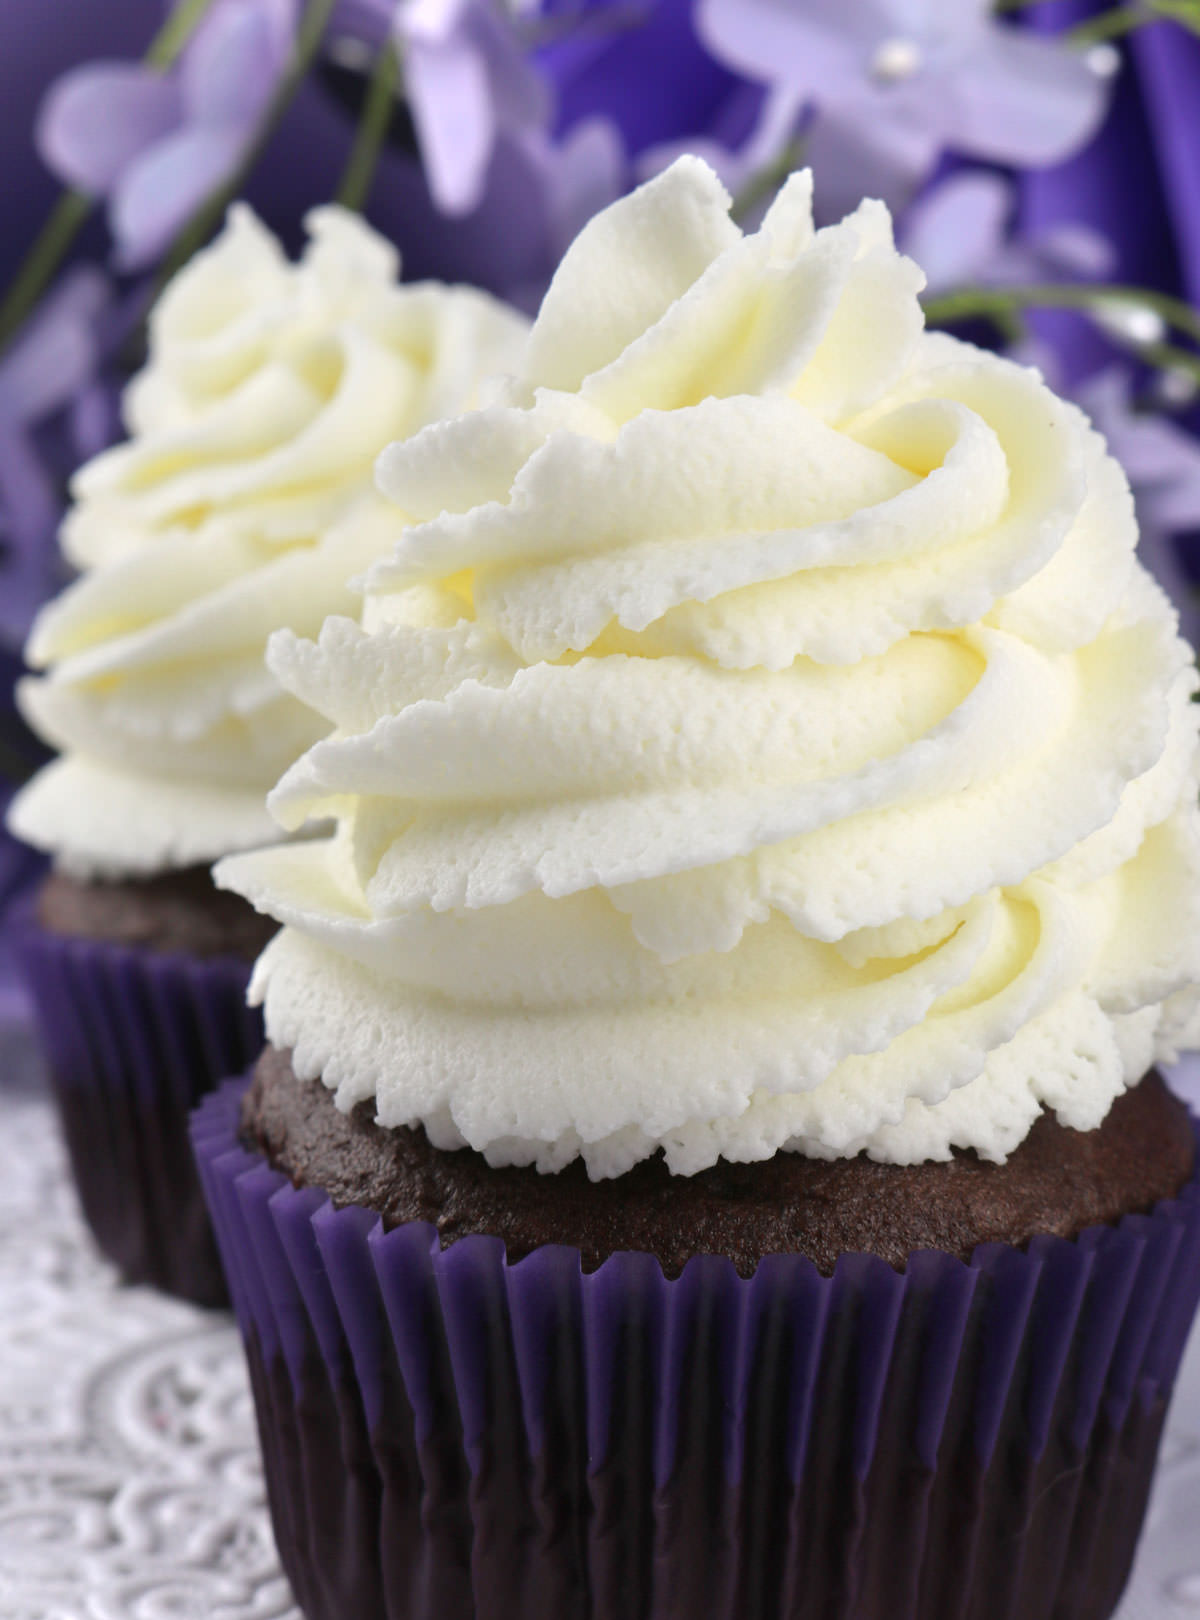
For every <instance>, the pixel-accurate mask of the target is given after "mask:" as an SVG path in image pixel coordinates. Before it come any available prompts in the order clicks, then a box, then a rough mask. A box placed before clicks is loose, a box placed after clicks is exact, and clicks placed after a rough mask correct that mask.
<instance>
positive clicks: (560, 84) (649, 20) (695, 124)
mask: <svg viewBox="0 0 1200 1620" xmlns="http://www.w3.org/2000/svg"><path fill="white" fill-rule="evenodd" d="M548 10H549V14H550V18H551V20H552V21H554V20H559V19H565V18H566V17H567V16H574V15H576V11H577V8H572V9H568V8H567V7H566V6H563V7H561V8H560V10H559V11H558V12H556V10H555V8H554V6H553V4H552V5H551V6H550V7H549V8H548ZM583 17H584V24H585V25H583V26H579V27H575V28H573V29H567V28H566V26H565V22H564V26H563V32H562V34H561V36H560V37H559V38H557V39H555V40H554V41H553V42H551V43H548V44H545V45H543V46H542V47H540V48H539V49H538V51H537V52H536V53H535V54H536V61H537V64H538V67H539V69H540V71H541V72H542V73H543V74H544V75H545V77H546V78H547V80H548V81H549V82H550V83H551V84H552V85H553V86H554V89H555V94H556V99H557V103H558V111H557V115H556V120H555V131H554V132H555V134H557V135H562V134H564V133H565V132H566V131H567V130H569V129H572V128H573V127H574V126H575V125H576V124H577V123H581V122H582V121H583V120H585V119H588V118H603V119H606V120H608V121H609V122H611V123H613V124H615V125H616V126H617V128H618V129H619V130H620V132H621V137H622V139H623V141H624V143H625V150H626V151H627V152H628V153H629V154H630V156H631V157H637V156H638V155H639V154H640V153H642V152H644V151H645V150H646V149H647V148H649V147H652V146H660V145H662V144H664V143H665V142H669V141H681V142H684V143H685V144H686V142H687V141H688V140H689V139H690V138H691V137H692V136H709V137H711V138H712V139H714V140H716V141H718V142H719V143H720V144H721V145H724V146H729V147H736V146H738V145H739V144H740V143H741V141H742V140H744V139H745V137H746V135H747V134H748V133H749V131H750V129H751V128H752V126H753V124H754V122H755V119H756V118H757V116H758V111H759V107H760V104H761V99H762V88H761V85H758V84H755V85H749V84H747V83H746V81H745V80H742V79H739V78H737V77H736V76H735V75H734V74H732V73H730V72H729V71H728V70H727V68H725V67H724V66H722V65H721V63H720V62H718V61H716V60H714V59H713V57H712V56H711V55H709V54H708V52H707V51H706V50H705V49H704V48H703V46H702V44H701V41H700V39H699V38H698V37H697V34H696V31H695V16H694V6H693V0H611V3H608V4H606V5H601V6H595V5H594V6H590V7H588V8H587V9H586V10H585V11H584V13H583Z"/></svg>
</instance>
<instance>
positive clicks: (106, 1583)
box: [0, 1087, 1200, 1620]
mask: <svg viewBox="0 0 1200 1620" xmlns="http://www.w3.org/2000/svg"><path fill="white" fill-rule="evenodd" d="M1197 1092H1198V1097H1197V1100H1200V1087H1198V1088H1197ZM0 1616H3V1620H300V1615H299V1611H298V1610H297V1609H295V1608H294V1607H293V1605H292V1600H291V1596H290V1594H289V1592H288V1589H287V1584H286V1582H285V1581H284V1579H283V1577H282V1575H281V1574H280V1572H279V1566H278V1564H277V1562H276V1558H275V1549H274V1545H273V1543H272V1540H271V1528H270V1523H269V1521H268V1518H267V1511H266V1506H265V1503H264V1500H263V1486H262V1476H261V1473H260V1470H259V1462H258V1451H257V1446H256V1442H255V1436H254V1419H253V1413H252V1411H251V1405H250V1392H249V1389H248V1386H247V1383H246V1375H245V1369H244V1366H243V1363H242V1354H241V1347H240V1345H239V1342H238V1337H237V1332H236V1330H235V1329H234V1327H233V1326H232V1324H231V1323H230V1322H229V1320H228V1319H227V1318H225V1317H222V1316H220V1315H217V1314H213V1313H208V1312H204V1311H200V1310H196V1309H193V1308H192V1307H190V1306H187V1305H182V1304H179V1303H177V1302H175V1301H173V1300H168V1299H164V1298H162V1297H161V1296H159V1295H157V1294H153V1293H151V1292H149V1291H148V1290H145V1289H128V1288H119V1287H117V1285H116V1283H115V1280H114V1274H113V1272H112V1270H111V1269H110V1268H109V1267H108V1266H107V1265H105V1264H104V1263H103V1262H102V1261H100V1260H99V1259H98V1258H97V1257H96V1256H95V1254H94V1252H93V1251H92V1249H91V1247H90V1244H89V1242H88V1240H87V1237H86V1234H85V1232H84V1229H83V1227H82V1225H81V1223H80V1220H79V1216H78V1214H77V1212H76V1209H75V1205H74V1200H73V1196H72V1193H71V1190H70V1188H69V1186H68V1184H67V1182H66V1179H65V1174H64V1168H63V1162H62V1155H61V1151H60V1148H59V1144H58V1139H57V1136H56V1133H55V1127H54V1120H53V1115H52V1112H51V1108H50V1105H49V1103H48V1102H47V1100H46V1099H45V1098H44V1097H43V1096H41V1095H40V1094H39V1093H37V1092H15V1091H13V1090H11V1089H7V1090H5V1089H0ZM514 1620H519V1617H517V1616H514ZM1119 1620H1200V1335H1196V1336H1195V1337H1194V1338H1193V1342H1192V1345H1191V1349H1190V1352H1189V1356H1188V1364H1187V1367H1186V1368H1185V1372H1184V1376H1183V1379H1182V1381H1181V1384H1180V1388H1179V1390H1178V1392H1177V1394H1176V1398H1175V1403H1174V1407H1173V1409H1172V1413H1171V1422H1170V1427H1169V1431H1168V1436H1167V1441H1166V1445H1165V1448H1164V1452H1163V1459H1162V1465H1161V1467H1160V1470H1159V1477H1158V1481H1157V1485H1156V1488H1155V1495H1154V1502H1153V1505H1152V1508H1151V1513H1150V1518H1149V1522H1148V1524H1147V1527H1146V1533H1145V1536H1144V1538H1143V1542H1142V1548H1141V1553H1140V1556H1139V1560H1138V1566H1137V1569H1136V1571H1135V1574H1134V1578H1133V1583H1132V1585H1131V1587H1130V1590H1129V1592H1128V1594H1127V1597H1126V1600H1125V1602H1124V1604H1123V1605H1122V1608H1121V1612H1120V1617H1119Z"/></svg>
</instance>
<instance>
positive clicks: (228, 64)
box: [0, 0, 1200, 1064]
mask: <svg viewBox="0 0 1200 1620" xmlns="http://www.w3.org/2000/svg"><path fill="white" fill-rule="evenodd" d="M0 105H2V106H3V107H4V109H5V120H4V127H3V135H2V137H0V139H2V141H3V157H4V161H3V163H2V164H0V209H2V217H3V219H4V222H5V229H4V232H3V234H2V235H0V808H2V806H3V803H4V801H5V799H6V797H7V794H8V792H9V791H10V790H11V785H12V784H13V783H15V782H18V781H20V780H21V779H22V778H23V777H24V776H25V775H27V774H28V773H29V771H30V770H31V769H32V767H33V766H34V765H35V764H36V762H37V758H38V753H37V745H36V744H35V743H34V741H33V739H32V738H31V736H30V735H29V733H28V732H27V731H26V730H25V729H24V727H23V726H22V725H21V723H20V720H19V718H18V716H17V714H16V711H15V708H14V706H13V701H12V688H13V681H14V679H15V677H16V674H17V672H18V671H19V668H20V648H21V645H22V643H23V640H24V637H25V634H26V632H27V630H28V627H29V624H30V621H31V619H32V617H33V614H34V613H35V611H36V609H37V607H38V605H39V603H40V602H42V601H43V600H45V599H46V597H48V596H49V595H51V594H53V593H54V592H55V591H56V590H57V589H58V588H59V587H60V585H61V584H62V583H63V572H62V564H61V562H60V559H59V557H58V553H57V548H56V540H55V536H56V531H57V527H58V523H59V520H60V518H61V515H62V512H63V508H64V505H65V502H66V499H67V490H68V484H69V479H70V476H71V473H72V471H73V470H74V468H75V467H77V466H78V465H79V464H80V462H82V461H83V460H85V459H87V458H88V457H89V456H91V455H93V454H94V453H95V452H96V451H97V450H99V449H101V448H103V447H104V446H105V445H106V444H108V443H111V442H112V441H113V440H114V439H116V438H118V437H119V436H120V434H121V419H120V409H119V401H120V392H121V388H122V385H123V383H124V381H125V380H126V379H127V378H128V377H129V375H130V374H131V373H132V372H133V371H134V370H136V368H137V367H138V365H139V364H140V361H141V358H142V355H143V342H144V338H143V330H144V322H145V316H146V313H147V310H148V309H149V307H150V305H151V303H152V302H153V299H154V297H155V295H156V292H157V291H158V289H159V288H160V287H161V286H162V284H163V282H164V281H165V280H166V279H167V278H168V277H169V276H170V275H171V274H172V272H173V271H174V270H175V269H177V268H178V267H179V265H181V264H182V263H183V262H185V261H186V259H187V258H188V257H189V256H190V255H191V254H192V253H193V252H194V251H195V250H196V249H197V247H199V246H200V245H201V244H203V242H204V241H205V240H207V238H208V237H209V236H210V235H211V234H212V233H213V231H214V230H215V229H216V227H217V226H218V225H219V223H220V221H221V219H222V218H223V215H224V211H225V208H226V207H227V205H228V203H229V201H230V200H231V199H232V198H234V197H237V196H244V197H247V198H248V199H249V200H250V202H251V203H252V204H253V205H254V206H255V208H256V209H258V211H259V212H260V213H261V214H262V216H263V217H264V218H265V219H266V221H267V222H268V224H269V225H270V226H271V227H272V228H273V229H274V230H276V231H277V232H278V233H279V234H280V235H281V236H282V237H283V239H284V241H285V242H286V243H287V244H288V245H289V246H291V247H293V248H295V247H297V246H298V245H299V242H300V238H301V222H302V220H303V218H304V215H305V214H306V212H307V211H308V210H309V209H310V208H311V207H313V206H314V205H316V204H318V203H321V202H326V201H328V200H330V199H332V198H336V199H338V200H340V201H341V202H343V203H344V204H346V205H347V206H349V207H352V208H356V209H360V210H362V211H363V212H364V213H365V214H366V215H367V217H368V218H369V219H370V220H371V222H372V223H373V224H374V225H376V226H377V227H378V228H379V229H380V230H382V231H383V232H384V233H385V234H387V235H388V236H390V237H391V238H392V239H393V240H394V241H395V242H396V243H397V244H398V245H399V247H400V250H401V253H402V255H403V262H404V273H405V276H406V278H408V279H415V278H420V277H426V276H438V277H441V278H444V279H447V280H461V281H469V282H475V283H477V284H479V285H481V286H485V287H487V288H490V289H491V290H493V291H495V292H497V293H500V294H501V295H503V296H504V297H507V298H509V299H511V300H512V301H513V302H515V303H517V304H519V305H521V306H523V307H525V308H527V309H533V308H535V307H536V305H537V302H538V300H539V298H540V296H541V294H542V292H543V291H544V289H545V287H546V285H547V283H548V281H549V279H550V277H551V275H552V274H553V271H554V267H555V265H556V263H557V261H558V259H559V257H560V255H561V253H562V251H563V249H564V247H565V246H566V244H567V243H568V242H569V241H570V240H571V238H572V237H573V235H574V234H575V232H576V231H577V230H578V229H579V228H580V226H581V225H582V224H583V223H584V222H585V221H586V220H587V219H588V218H589V217H590V216H591V215H592V214H593V213H594V212H596V211H597V210H598V209H600V208H602V207H604V206H605V205H606V204H607V203H608V202H610V201H611V200H612V199H613V198H614V197H616V196H618V195H619V194H620V193H622V192H624V191H627V190H629V189H630V188H631V187H633V186H635V185H636V184H638V183H639V182H640V181H641V180H643V179H645V178H646V177H647V176H648V175H650V174H652V173H654V172H656V171H657V170H658V169H660V168H662V167H663V166H665V165H666V164H667V163H669V162H670V161H671V160H672V159H673V158H674V157H675V156H676V155H677V154H678V153H679V152H681V151H685V150H690V151H695V152H699V153H701V154H702V155H703V156H704V157H706V158H707V159H708V160H709V161H710V162H711V163H712V164H713V165H714V166H715V167H716V168H717V169H718V171H719V172H720V173H721V175H722V177H723V178H724V180H725V182H726V185H727V186H728V188H729V189H730V191H731V193H732V195H733V197H734V199H735V209H736V213H737V216H738V218H739V219H740V220H741V221H742V222H743V223H745V224H750V223H754V222H755V220H756V218H757V217H758V216H759V215H761V213H762V212H763V210H764V209H765V208H766V206H767V204H768V203H769V201H770V199H771V197H772V195H773V193H774V191H775V189H776V188H777V187H778V186H779V184H780V183H781V182H782V180H783V179H784V177H785V176H786V175H787V174H788V173H789V172H790V171H791V170H792V169H793V168H796V167H798V166H802V165H805V164H811V165H812V167H813V170H814V173H815V180H816V201H817V210H818V215H819V217H820V218H822V219H824V220H828V219H832V218H837V217H839V216H840V215H841V214H842V213H844V212H845V211H846V210H847V209H849V208H850V207H852V206H853V205H854V204H855V203H856V202H857V201H858V200H859V198H860V197H862V196H881V197H883V198H885V199H886V200H887V202H888V203H889V204H890V205H891V206H892V208H893V210H894V212H895V214H896V217H897V222H898V232H899V237H900V242H901V245H902V246H903V247H904V248H905V249H906V250H908V251H910V252H911V253H912V254H913V256H914V257H915V258H917V259H918V260H919V262H920V263H921V264H922V265H923V266H924V268H925V269H926V271H927V273H928V277H929V285H928V288H927V292H926V295H925V302H926V311H927V316H928V319H929V321H930V323H931V324H934V325H941V326H948V327H951V328H953V329H954V330H957V331H961V332H963V333H964V334H966V335H968V336H970V337H971V338H973V339H974V340H975V341H978V342H985V343H988V344H990V345H992V346H996V347H1002V348H1005V349H1007V350H1009V351H1010V352H1013V353H1015V354H1017V355H1019V356H1020V357H1022V358H1025V359H1027V360H1029V361H1030V362H1031V363H1034V364H1037V365H1039V366H1040V367H1041V368H1042V370H1043V371H1044V372H1045V373H1046V375H1047V377H1048V378H1049V380H1050V381H1051V382H1052V383H1053V384H1054V386H1056V387H1058V388H1059V389H1061V390H1063V391H1066V392H1069V393H1071V394H1073V395H1074V397H1075V398H1077V399H1078V400H1079V402H1080V403H1081V404H1083V405H1084V406H1085V407H1086V409H1087V410H1088V411H1089V412H1090V413H1091V414H1092V415H1093V417H1094V418H1095V419H1096V421H1097V422H1098V424H1099V425H1100V427H1101V428H1102V430H1103V431H1104V432H1105V434H1106V435H1107V436H1108V438H1109V441H1110V444H1111V446H1112V448H1113V450H1114V451H1115V453H1116V454H1117V456H1118V457H1119V458H1120V460H1121V461H1122V462H1123V463H1124V465H1125V468H1126V471H1127V472H1128V474H1129V478H1130V481H1131V483H1132V485H1133V489H1134V493H1135V497H1136V500H1137V505H1138V510H1139V516H1140V520H1141V525H1142V534H1143V540H1142V546H1143V551H1144V554H1145V556H1146V559H1147V561H1148V562H1149V563H1150V565H1151V566H1152V567H1153V568H1154V570H1155V571H1156V573H1157V574H1158V575H1159V577H1160V579H1162V581H1163V582H1164V584H1165V585H1166V586H1167V588H1168V589H1169V590H1170V591H1171V592H1172V594H1173V595H1174V597H1175V599H1176V601H1177V603H1178V604H1179V607H1180V611H1181V614H1182V616H1183V619H1184V624H1185V628H1186V629H1188V630H1189V632H1190V633H1192V634H1193V635H1194V634H1195V632H1196V630H1197V629H1198V628H1200V611H1198V609H1200V597H1198V596H1197V594H1196V592H1197V586H1198V585H1200V403H1198V402H1200V314H1198V313H1197V306H1198V305H1200V0H1042V3H1037V0H1033V3H1030V0H175V3H174V4H169V3H167V4H164V0H54V4H53V6H49V5H42V4H37V5H35V4H32V3H30V0H0ZM32 875H33V858H32V857H31V856H28V855H27V854H26V853H24V852H23V851H21V850H19V849H18V848H17V847H16V846H15V845H13V844H12V843H11V841H8V840H7V839H5V838H4V837H3V836H2V835H0V907H2V906H3V905H4V904H5V903H6V902H7V901H8V900H9V899H10V898H11V897H12V896H13V895H14V894H15V893H17V892H19V890H20V889H21V887H22V885H23V884H24V883H26V882H27V881H28V880H29V879H30V878H31V876H32ZM21 1021H22V1008H21V1002H20V997H19V994H18V992H17V991H16V990H15V989H14V988H13V987H12V986H11V982H10V980H9V978H8V975H7V972H6V967H5V963H4V959H3V935H2V933H0V1062H5V1063H6V1064H7V1063H8V1062H10V1061H12V1059H11V1057H10V1056H6V1053H8V1052H9V1050H10V1049H11V1048H12V1047H13V1043H14V1041H15V1039H16V1035H17V1033H19V1030H20V1027H21Z"/></svg>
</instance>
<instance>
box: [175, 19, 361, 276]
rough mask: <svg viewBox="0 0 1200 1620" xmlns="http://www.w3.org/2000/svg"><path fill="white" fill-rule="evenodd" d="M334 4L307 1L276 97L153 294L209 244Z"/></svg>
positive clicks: (181, 238) (187, 230)
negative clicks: (203, 246)
mask: <svg viewBox="0 0 1200 1620" xmlns="http://www.w3.org/2000/svg"><path fill="white" fill-rule="evenodd" d="M336 3H337V0H308V5H307V7H306V8H305V11H304V15H303V17H302V18H301V19H300V27H299V30H298V32H297V34H296V45H295V49H294V50H293V51H292V59H291V61H290V62H289V63H288V66H287V70H286V71H285V73H284V74H283V77H282V78H281V79H280V81H279V83H278V85H277V86H276V88H275V94H274V95H273V96H272V97H271V100H270V102H269V103H268V105H267V110H266V112H265V113H264V115H263V118H262V121H261V122H260V124H259V126H258V129H257V130H256V131H255V134H254V139H253V140H252V141H251V142H250V144H249V146H248V147H247V149H246V151H245V152H244V153H243V155H242V159H241V162H240V163H239V164H238V165H237V167H236V168H235V169H234V171H233V173H232V174H231V175H229V177H228V178H227V179H225V180H223V181H222V182H221V184H220V185H219V186H217V187H216V189H215V190H214V191H212V192H211V193H210V194H209V196H208V197H207V198H206V199H205V201H204V202H203V203H202V204H201V206H200V208H199V210H198V211H197V212H196V213H195V214H194V215H193V217H192V218H191V219H190V220H189V221H188V223H187V224H186V225H185V226H184V227H183V229H182V230H181V231H180V232H179V234H178V236H176V238H175V241H174V242H173V243H172V245H171V249H170V252H169V253H168V254H167V256H166V258H165V260H164V261H163V265H162V268H161V270H160V271H159V274H158V279H157V283H156V294H157V293H158V292H161V290H162V288H163V287H164V286H165V285H166V283H167V282H168V281H169V280H170V279H171V277H172V276H173V275H174V274H175V272H176V271H177V270H178V269H179V268H180V267H181V266H182V265H184V264H186V263H187V261H188V260H189V259H190V258H191V256H192V254H193V253H195V251H196V249H197V248H199V247H200V246H201V245H202V244H203V243H204V242H206V241H207V240H208V238H209V236H210V235H211V234H212V232H213V230H214V228H215V227H216V225H217V224H218V223H219V221H220V220H221V218H222V216H223V215H224V213H225V210H226V208H227V207H228V206H229V203H230V202H231V201H232V200H233V198H234V197H236V196H237V194H238V192H239V191H240V190H241V189H242V185H243V183H244V181H245V179H246V176H247V175H248V174H249V173H250V171H251V170H252V169H253V168H254V165H255V164H256V163H257V162H258V160H259V158H260V157H261V156H262V152H263V148H264V147H265V146H266V144H267V142H268V141H269V140H270V138H271V136H272V135H273V134H274V133H275V128H276V126H277V124H278V123H279V120H280V119H281V118H282V117H283V114H284V113H285V112H286V111H287V108H288V106H289V104H290V103H291V100H292V97H293V96H294V95H295V93H296V91H297V89H298V88H299V86H300V81H301V80H302V79H303V78H304V75H305V74H306V73H307V72H308V70H309V68H310V67H311V65H312V62H313V59H314V58H315V56H316V54H317V52H318V51H319V50H320V48H321V44H322V42H323V40H324V38H325V31H326V29H327V28H328V26H329V19H330V18H331V16H332V15H333V8H334V6H335V5H336Z"/></svg>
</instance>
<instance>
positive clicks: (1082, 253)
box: [1029, 220, 1117, 280]
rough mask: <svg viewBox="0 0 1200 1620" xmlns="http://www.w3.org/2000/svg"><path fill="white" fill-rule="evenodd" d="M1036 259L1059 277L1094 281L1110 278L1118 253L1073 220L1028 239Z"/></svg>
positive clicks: (1109, 243)
mask: <svg viewBox="0 0 1200 1620" xmlns="http://www.w3.org/2000/svg"><path fill="white" fill-rule="evenodd" d="M1029 245H1030V247H1031V248H1032V249H1033V251H1034V252H1035V253H1036V255H1037V256H1038V258H1039V259H1042V260H1043V261H1044V262H1045V263H1046V264H1047V265H1048V266H1049V267H1050V268H1051V269H1053V270H1054V271H1056V272H1057V273H1058V274H1060V275H1063V274H1065V275H1067V276H1069V277H1072V278H1076V279H1084V280H1095V279H1098V278H1099V277H1101V276H1108V275H1112V273H1113V271H1114V269H1115V268H1116V262H1117V253H1116V249H1115V248H1114V247H1113V245H1112V243H1111V242H1110V241H1109V240H1108V237H1107V236H1104V235H1102V234H1101V232H1099V231H1097V230H1094V229H1093V228H1092V227H1091V226H1090V225H1082V224H1079V223H1077V222H1076V221H1074V220H1064V221H1063V223H1062V224H1061V225H1052V226H1051V227H1050V228H1049V229H1048V230H1045V231H1039V232H1038V233H1037V234H1036V235H1035V236H1031V237H1030V238H1029Z"/></svg>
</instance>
